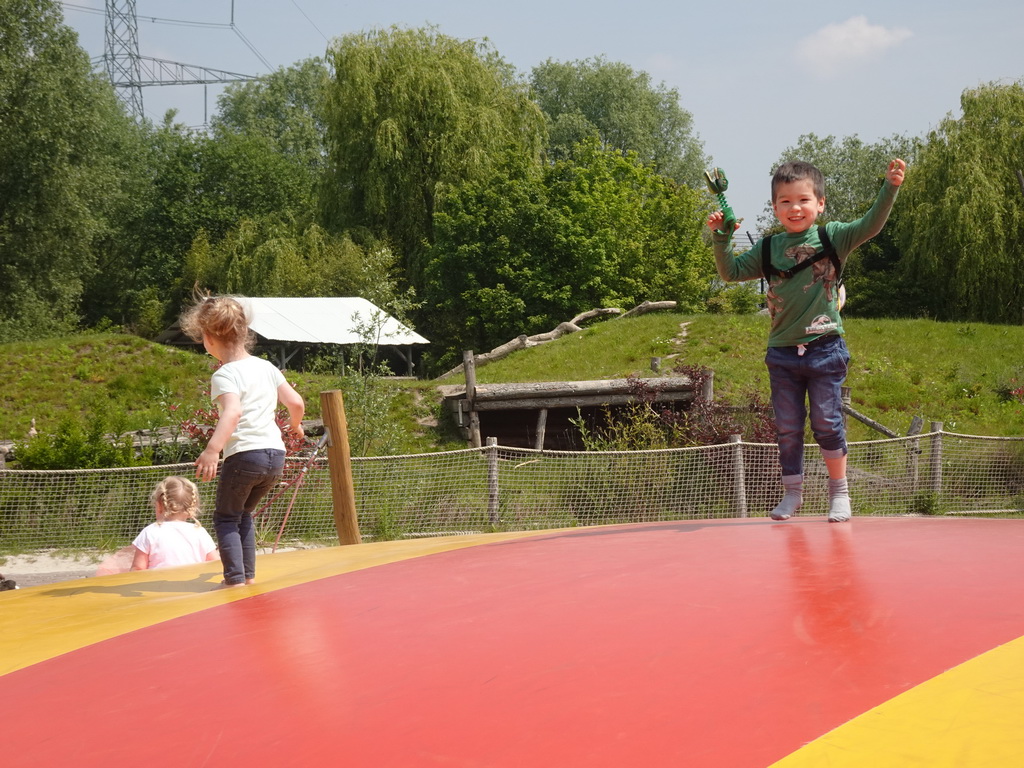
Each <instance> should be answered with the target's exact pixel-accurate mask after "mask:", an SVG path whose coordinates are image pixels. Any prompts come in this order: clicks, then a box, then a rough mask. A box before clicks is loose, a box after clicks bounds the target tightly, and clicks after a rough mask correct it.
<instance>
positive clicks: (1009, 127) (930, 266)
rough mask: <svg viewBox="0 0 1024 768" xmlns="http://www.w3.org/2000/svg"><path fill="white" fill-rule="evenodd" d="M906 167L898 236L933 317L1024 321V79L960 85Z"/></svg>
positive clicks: (910, 276)
mask: <svg viewBox="0 0 1024 768" xmlns="http://www.w3.org/2000/svg"><path fill="white" fill-rule="evenodd" d="M960 107H961V110H962V112H963V116H962V117H961V118H960V119H954V118H953V117H951V116H948V117H947V118H946V119H945V120H943V121H942V122H941V123H940V124H939V126H938V127H937V128H936V129H935V130H934V131H932V132H931V133H929V134H928V137H927V140H926V141H925V144H924V146H923V147H922V149H921V152H920V154H919V156H918V158H917V164H916V167H915V168H914V169H913V170H912V172H911V173H908V174H907V180H906V181H905V182H904V184H903V187H904V189H903V190H902V191H901V193H900V200H899V205H900V207H901V209H902V211H903V215H902V216H901V219H900V223H901V226H900V228H899V230H898V233H897V236H898V238H899V244H900V246H901V248H902V251H903V256H904V259H903V264H902V269H903V271H904V273H905V274H906V275H907V279H908V280H911V279H912V280H914V281H915V282H916V283H917V284H919V285H922V286H926V288H927V290H926V294H925V300H924V310H925V311H926V312H927V313H928V314H930V315H932V316H933V317H935V318H938V319H944V320H952V319H956V320H976V321H980V322H990V323H1014V324H1018V323H1022V322H1024V303H1022V302H1021V298H1020V297H1021V295H1022V292H1024V272H1022V271H1021V268H1020V265H1021V263H1022V259H1024V245H1022V243H1024V184H1022V182H1021V176H1020V174H1021V173H1022V172H1024V81H1018V82H1016V83H1013V84H1010V85H999V84H995V83H991V84H988V85H983V86H980V87H978V88H975V89H969V90H966V91H964V92H963V94H962V95H961V98H960Z"/></svg>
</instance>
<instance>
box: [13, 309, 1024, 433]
mask: <svg viewBox="0 0 1024 768" xmlns="http://www.w3.org/2000/svg"><path fill="white" fill-rule="evenodd" d="M845 322H846V330H847V343H848V345H849V347H850V351H851V355H852V362H851V368H850V376H849V379H848V380H847V384H848V385H849V386H850V387H851V394H852V405H853V407H854V408H855V409H857V410H858V411H859V412H861V413H863V414H864V415H865V416H867V417H869V418H871V419H874V420H875V421H877V422H879V423H881V424H883V425H885V426H886V427H888V428H889V429H891V430H893V431H895V432H898V433H900V434H903V433H905V432H906V430H907V427H908V426H909V424H910V421H911V419H912V418H913V417H914V416H920V417H922V418H923V419H924V420H925V422H926V424H927V422H930V421H941V422H943V423H944V425H945V429H946V430H947V431H951V432H960V433H964V434H975V435H991V436H1011V435H1022V434H1024V361H1022V359H1021V356H1020V350H1021V349H1022V347H1024V328H1022V327H1018V326H995V325H984V324H978V323H970V324H968V323H937V322H933V321H930V320H865V319H858V318H849V319H847V320H846V321H845ZM767 332H768V320H767V318H766V317H765V316H763V315H680V314H675V313H653V314H649V315H642V316H639V317H635V318H613V319H610V320H603V321H600V322H597V323H595V324H593V325H591V326H589V327H587V328H585V329H584V330H583V331H582V332H580V333H574V334H569V335H568V336H564V337H562V338H560V339H558V340H556V341H552V342H549V343H546V344H542V345H539V346H536V347H532V348H530V349H526V350H521V351H518V352H515V353H513V354H512V355H510V356H509V357H507V358H505V359H503V360H500V361H497V362H494V363H491V364H490V365H486V366H481V367H479V368H478V370H477V378H478V381H480V382H481V383H485V382H487V383H493V382H528V381H559V380H583V379H604V378H617V377H625V376H628V375H630V374H635V375H640V376H652V375H655V374H653V373H652V371H651V359H652V358H661V359H662V365H661V368H660V373H661V374H662V375H668V374H670V373H671V369H672V367H673V366H675V365H678V364H684V365H699V366H704V367H708V368H711V369H712V370H713V371H714V372H715V396H716V399H725V400H729V401H735V402H737V403H738V402H741V401H742V400H744V399H745V398H746V397H747V396H748V395H749V394H751V393H753V392H757V393H759V394H760V395H761V396H762V397H763V398H764V399H767V396H768V379H767V374H766V372H765V368H764V351H765V339H766V337H767ZM0 350H2V354H0V439H2V440H19V439H23V438H24V437H25V435H26V434H27V433H28V430H29V428H30V426H31V420H32V419H35V422H36V429H37V430H39V431H41V432H42V431H45V430H47V429H52V428H53V427H54V426H55V425H56V423H57V422H58V421H59V419H60V418H61V416H62V415H65V414H71V415H78V416H82V417H84V416H86V415H88V414H89V413H91V412H95V411H96V410H102V411H103V412H104V413H105V414H107V415H108V416H109V417H110V418H111V419H113V421H114V423H116V424H117V425H118V426H119V427H120V428H121V429H124V430H136V429H146V428H153V427H157V426H162V425H164V424H167V423H168V418H169V413H170V409H171V408H172V407H174V406H177V407H178V408H181V409H192V408H196V407H206V406H207V405H208V403H207V401H206V396H205V390H206V388H207V386H208V381H209V375H210V362H211V360H210V358H208V357H206V356H204V355H200V354H197V353H193V352H187V351H182V350H178V349H173V348H170V347H165V346H162V345H159V344H154V343H151V342H147V341H145V340H142V339H140V338H137V337H134V336H128V335H114V334H90V335H81V336H73V337H68V338H62V339H51V340H47V341H42V342H34V343H17V344H5V345H0ZM478 351H481V352H482V351H487V350H478ZM288 377H289V380H290V381H292V382H293V383H294V384H295V385H296V387H297V388H298V389H299V390H300V391H301V392H302V393H303V395H304V396H305V398H306V400H307V404H308V411H307V415H308V416H309V417H311V418H316V417H317V416H318V415H319V392H322V391H324V390H328V389H336V388H339V387H341V388H342V389H343V391H344V387H342V384H341V379H340V378H339V377H338V376H336V375H331V374H323V373H321V374H295V373H291V372H290V373H288ZM459 381H461V379H459V378H455V377H452V378H448V379H445V380H444V381H443V382H437V381H415V382H413V381H408V380H396V381H394V382H393V383H390V386H394V387H396V388H398V389H399V392H398V394H399V397H397V398H395V405H394V406H393V419H394V420H395V421H398V422H403V423H404V425H405V426H404V431H405V432H406V433H407V434H408V435H409V439H408V441H407V443H406V444H405V445H403V450H404V451H406V452H418V451H424V450H436V449H438V448H451V447H453V446H454V445H455V444H456V438H454V437H453V435H452V433H451V430H450V429H446V428H445V424H444V423H443V422H444V419H443V417H442V418H441V421H442V424H441V425H440V426H439V427H434V426H432V423H433V421H434V420H435V419H437V417H439V416H440V415H441V414H440V408H439V398H438V396H437V391H436V385H437V384H438V383H445V384H452V383H458V382H459ZM850 423H851V427H850V438H851V440H867V439H875V438H878V437H880V436H881V435H879V434H878V433H877V432H874V431H873V430H870V429H869V428H867V427H865V426H863V425H862V424H860V423H859V422H855V421H853V420H851V422H850Z"/></svg>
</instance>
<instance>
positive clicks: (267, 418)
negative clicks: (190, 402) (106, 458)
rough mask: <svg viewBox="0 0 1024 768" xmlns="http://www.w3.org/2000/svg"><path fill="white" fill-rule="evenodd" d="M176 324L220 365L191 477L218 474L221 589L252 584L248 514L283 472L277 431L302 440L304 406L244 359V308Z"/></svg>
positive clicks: (210, 311) (271, 368) (281, 382)
mask: <svg viewBox="0 0 1024 768" xmlns="http://www.w3.org/2000/svg"><path fill="white" fill-rule="evenodd" d="M180 324H181V330H182V331H184V332H185V333H186V334H187V335H188V336H189V338H192V339H194V340H195V341H201V342H202V343H203V347H205V349H206V351H207V352H208V353H210V355H212V356H213V357H215V358H216V359H217V360H219V361H220V363H221V365H220V368H218V369H217V370H216V371H215V372H214V374H213V377H212V378H211V380H210V397H211V398H212V399H213V401H214V402H215V403H216V404H217V414H218V415H217V426H216V427H215V428H214V430H213V434H212V435H210V441H209V443H207V445H206V449H205V450H204V451H203V452H202V453H201V454H200V455H199V458H198V459H196V477H198V478H200V479H202V480H204V481H210V480H213V479H214V478H215V477H217V473H218V469H219V470H220V479H219V480H218V481H217V500H216V505H215V507H214V511H213V529H214V531H216V533H217V543H218V545H219V546H220V559H221V562H222V563H223V565H224V586H227V587H237V586H241V585H243V584H254V583H255V582H256V534H255V529H254V527H253V521H252V513H253V511H255V509H256V505H257V504H258V503H259V501H260V499H262V498H263V497H264V496H266V495H267V493H268V492H269V491H270V490H271V489H272V488H273V487H274V486H275V485H276V484H277V483H278V481H279V480H280V479H281V475H282V473H283V472H284V455H285V445H284V438H283V435H282V430H283V431H284V432H287V433H288V434H289V435H290V436H291V437H296V438H301V437H302V436H303V432H302V416H303V414H304V413H305V410H306V404H305V401H303V399H302V396H301V395H300V394H299V393H298V392H296V391H295V389H294V388H293V387H292V386H291V385H290V384H289V383H288V382H287V381H286V380H285V378H284V374H282V373H281V371H279V370H278V369H277V367H276V366H275V365H274V364H273V363H270V362H268V361H266V360H264V359H262V358H259V357H254V356H253V355H251V354H249V350H250V349H251V348H252V345H253V342H254V341H255V336H254V334H253V333H252V331H250V330H249V318H248V317H247V316H246V312H245V308H244V307H243V306H242V305H241V304H240V303H239V302H238V301H236V300H235V299H234V298H232V297H230V296H216V297H212V298H208V299H205V300H204V301H200V302H199V303H198V304H196V305H194V306H193V307H191V308H189V309H188V310H186V311H185V313H184V314H183V315H182V316H181V321H180ZM278 404H281V405H283V406H284V407H285V408H286V409H287V411H288V423H287V424H285V425H284V426H283V427H280V426H278V424H277V406H278ZM221 452H223V454H224V462H223V465H220V456H221Z"/></svg>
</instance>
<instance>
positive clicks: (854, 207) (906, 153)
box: [759, 133, 920, 317]
mask: <svg viewBox="0 0 1024 768" xmlns="http://www.w3.org/2000/svg"><path fill="white" fill-rule="evenodd" d="M917 152H918V141H917V140H916V139H910V138H907V137H903V136H892V137H889V138H887V139H883V140H882V141H879V142H878V143H876V144H866V143H864V142H863V141H862V140H861V139H860V138H858V137H857V136H847V137H844V138H843V139H842V140H841V141H840V140H837V139H836V137H834V136H826V137H824V138H821V137H818V136H816V135H815V134H813V133H811V134H806V135H804V136H801V137H800V138H799V139H798V140H797V144H796V146H795V147H789V148H787V149H786V150H785V151H784V152H783V153H782V155H781V157H780V158H779V160H778V163H777V164H776V167H778V165H781V164H782V163H784V162H786V161H788V160H804V161H806V162H809V163H813V164H814V165H815V166H817V167H818V169H819V170H821V172H822V174H824V176H825V200H826V202H825V213H824V215H823V216H822V221H855V220H856V219H859V218H860V217H861V216H863V215H864V214H865V213H866V212H867V210H868V209H869V208H870V207H871V204H872V203H873V202H874V200H875V198H876V197H877V195H878V191H879V189H881V186H882V183H883V181H884V178H885V169H886V168H887V167H888V165H889V163H890V162H891V161H892V159H893V158H894V157H899V158H902V159H903V160H906V161H907V163H908V165H909V166H910V167H911V169H912V170H911V174H913V173H915V171H914V170H913V166H914V164H915V158H916V155H917ZM904 186H906V185H904ZM905 210H906V207H905V204H904V197H903V194H902V193H901V196H900V198H899V200H898V202H897V204H896V206H895V207H894V209H893V212H892V213H891V214H890V218H889V222H888V223H887V224H886V227H885V229H883V230H882V231H881V232H880V233H879V234H878V235H876V236H875V237H874V238H872V239H871V240H869V241H868V242H867V243H865V244H864V245H862V246H860V247H859V248H858V249H857V250H856V251H854V252H853V253H852V254H850V257H849V260H848V261H847V263H846V267H845V268H844V270H843V276H844V282H845V284H846V287H847V303H846V306H845V308H844V312H845V313H846V314H849V315H853V316H856V315H860V316H869V317H895V316H905V315H908V314H911V315H912V314H916V312H917V311H918V308H919V306H920V305H919V300H920V284H919V283H916V282H915V281H913V280H910V281H907V280H905V279H904V276H903V272H902V270H901V268H900V261H901V254H900V251H899V248H898V247H897V244H896V240H895V233H896V232H897V231H898V228H899V221H900V220H901V218H903V217H904V215H905ZM759 222H760V223H761V224H762V226H763V227H764V228H765V229H768V228H770V227H771V226H772V225H775V226H777V223H776V222H775V219H774V214H772V212H771V207H770V206H767V207H766V208H765V212H764V214H763V215H762V216H761V217H760V219H759Z"/></svg>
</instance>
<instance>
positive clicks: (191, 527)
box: [132, 520, 217, 568]
mask: <svg viewBox="0 0 1024 768" xmlns="http://www.w3.org/2000/svg"><path fill="white" fill-rule="evenodd" d="M132 545H133V546H135V547H136V548H138V549H139V550H140V551H141V552H145V553H146V554H147V555H149V567H150V568H170V567H171V566H172V565H190V564H192V563H203V562H206V556H207V555H208V554H210V553H211V552H214V551H215V550H216V549H217V545H216V544H214V543H213V538H212V537H211V536H210V534H209V533H208V532H207V530H206V529H205V528H203V527H202V526H201V525H196V524H195V523H194V522H192V521H190V520H164V521H163V522H161V523H150V524H149V525H147V526H146V527H145V528H143V529H142V532H141V533H140V534H139V535H138V536H136V537H135V541H133V542H132Z"/></svg>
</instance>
